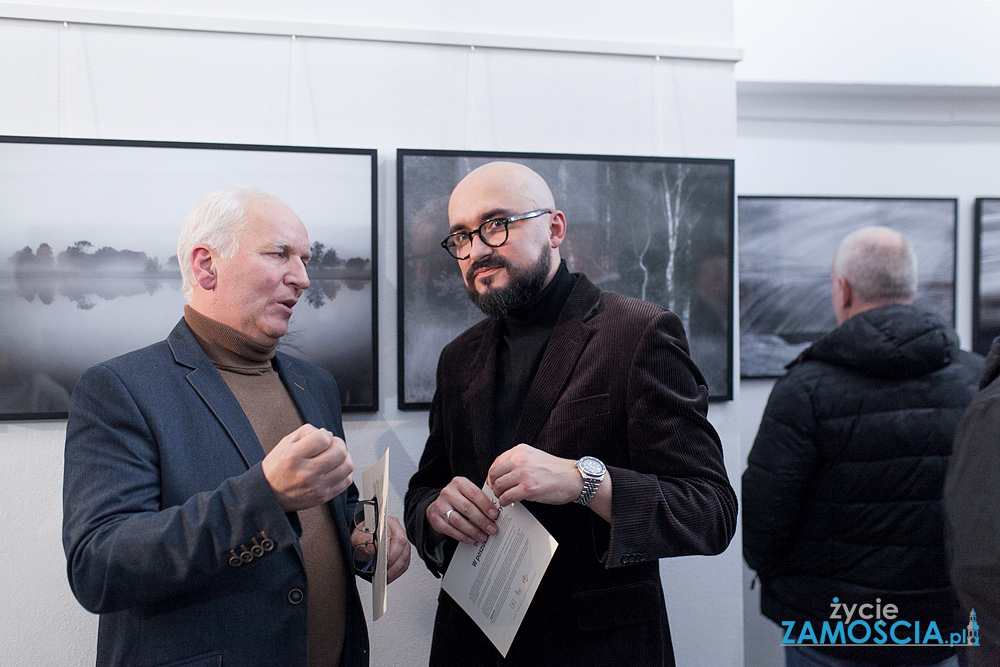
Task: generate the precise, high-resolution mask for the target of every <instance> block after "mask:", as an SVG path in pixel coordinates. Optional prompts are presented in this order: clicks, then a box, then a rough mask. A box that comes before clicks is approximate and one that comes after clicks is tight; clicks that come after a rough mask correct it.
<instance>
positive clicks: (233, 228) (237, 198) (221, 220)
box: [177, 187, 281, 301]
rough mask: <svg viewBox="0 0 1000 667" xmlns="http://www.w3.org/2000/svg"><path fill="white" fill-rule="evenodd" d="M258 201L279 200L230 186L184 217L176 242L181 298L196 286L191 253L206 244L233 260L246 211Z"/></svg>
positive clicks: (257, 191)
mask: <svg viewBox="0 0 1000 667" xmlns="http://www.w3.org/2000/svg"><path fill="white" fill-rule="evenodd" d="M259 198H266V199H274V200H276V201H281V199H279V198H278V197H275V196H274V195H272V194H271V193H269V192H266V191H264V190H261V189H260V188H252V187H230V188H223V189H221V190H216V191H214V192H210V193H208V194H207V195H205V196H204V197H202V198H201V200H200V201H199V202H198V203H197V204H195V205H194V207H193V208H192V209H191V211H190V212H189V213H188V214H187V218H186V219H185V220H184V226H183V227H182V228H181V234H180V238H179V239H178V240H177V263H178V264H179V265H180V267H181V279H182V281H183V282H182V287H183V289H184V297H185V298H186V299H187V300H188V301H190V300H191V295H192V294H194V286H195V279H194V269H192V268H191V252H192V251H193V250H194V249H195V247H196V246H199V245H205V246H208V247H209V248H211V249H212V250H214V251H215V252H217V253H218V254H219V256H220V257H223V258H229V257H235V256H236V253H237V252H239V249H240V242H239V239H240V235H241V234H242V233H243V232H244V231H245V230H246V227H247V223H248V220H247V209H248V208H249V206H250V203H251V202H252V201H253V200H254V199H259Z"/></svg>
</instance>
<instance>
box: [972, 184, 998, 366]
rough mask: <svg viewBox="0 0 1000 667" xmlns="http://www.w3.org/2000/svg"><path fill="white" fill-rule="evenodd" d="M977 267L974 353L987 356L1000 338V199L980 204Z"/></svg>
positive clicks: (977, 203)
mask: <svg viewBox="0 0 1000 667" xmlns="http://www.w3.org/2000/svg"><path fill="white" fill-rule="evenodd" d="M975 266H976V274H975V275H976V278H975V281H976V285H975V291H974V292H973V295H974V296H973V298H974V299H975V303H974V304H973V308H972V311H973V319H974V326H973V332H972V335H973V342H972V349H973V350H975V351H976V352H978V353H979V354H986V353H987V352H989V351H990V345H991V344H992V343H993V339H994V338H996V337H997V336H1000V199H985V198H983V199H977V200H976V258H975Z"/></svg>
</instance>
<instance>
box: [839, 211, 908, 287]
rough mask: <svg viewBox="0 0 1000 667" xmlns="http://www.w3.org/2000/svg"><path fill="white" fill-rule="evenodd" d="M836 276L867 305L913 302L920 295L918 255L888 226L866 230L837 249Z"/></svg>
mask: <svg viewBox="0 0 1000 667" xmlns="http://www.w3.org/2000/svg"><path fill="white" fill-rule="evenodd" d="M833 273H834V275H835V276H840V277H841V278H843V279H844V280H846V281H847V284H849V285H850V286H851V289H853V290H854V292H855V293H856V294H857V296H858V298H859V299H860V300H862V301H864V302H868V303H875V302H881V301H889V302H894V303H909V302H911V301H913V297H914V296H916V294H917V254H916V253H915V252H913V248H912V247H911V246H910V244H909V243H907V242H906V239H905V238H903V236H902V235H901V234H899V233H898V232H896V231H893V230H891V229H889V228H888V227H864V228H862V229H859V230H857V231H855V232H852V233H850V234H848V235H847V236H846V237H845V238H844V240H843V241H841V243H840V247H839V248H838V249H837V256H836V258H835V259H834V262H833Z"/></svg>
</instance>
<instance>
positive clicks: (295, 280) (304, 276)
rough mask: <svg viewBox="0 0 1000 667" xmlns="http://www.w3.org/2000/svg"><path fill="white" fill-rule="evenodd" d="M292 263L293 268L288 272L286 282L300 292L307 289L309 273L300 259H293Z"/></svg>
mask: <svg viewBox="0 0 1000 667" xmlns="http://www.w3.org/2000/svg"><path fill="white" fill-rule="evenodd" d="M292 262H293V266H292V268H291V270H290V271H289V272H288V276H287V278H286V282H287V283H288V284H289V285H294V286H295V287H297V288H299V289H300V290H307V289H309V271H308V270H307V269H306V263H305V262H303V261H302V258H300V257H296V258H294V259H293V260H292Z"/></svg>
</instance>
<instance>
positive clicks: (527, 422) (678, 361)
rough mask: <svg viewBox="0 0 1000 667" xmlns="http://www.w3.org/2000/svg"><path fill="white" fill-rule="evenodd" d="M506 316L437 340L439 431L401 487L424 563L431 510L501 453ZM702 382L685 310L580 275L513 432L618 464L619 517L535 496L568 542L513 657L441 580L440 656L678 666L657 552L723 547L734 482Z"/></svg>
mask: <svg viewBox="0 0 1000 667" xmlns="http://www.w3.org/2000/svg"><path fill="white" fill-rule="evenodd" d="M500 336H501V334H500V327H499V323H498V322H497V320H495V319H487V320H484V321H482V322H480V323H479V324H477V325H475V326H473V327H472V328H470V329H469V330H467V331H466V332H464V333H463V334H461V335H460V336H459V337H458V338H456V339H455V340H454V341H452V342H451V343H449V344H448V346H447V347H445V349H444V351H443V352H442V353H441V358H440V362H439V364H438V372H437V391H436V392H435V396H434V401H433V404H432V407H431V413H430V435H429V437H428V440H427V444H426V447H425V449H424V453H423V456H422V457H421V460H420V465H419V469H418V470H417V472H416V473H415V474H414V476H413V478H412V479H411V480H410V487H409V490H408V492H407V494H406V499H405V505H406V512H405V515H406V528H407V533H408V535H409V537H410V540H411V541H412V542H413V543H414V544H415V545H416V547H417V551H418V553H419V554H420V556H421V557H422V558H423V559H424V561H425V562H426V563H427V566H428V568H429V569H430V570H431V571H432V572H434V573H435V575H438V576H439V575H440V574H441V573H442V572H444V570H445V569H446V568H447V564H448V560H449V559H450V556H451V553H452V552H453V550H454V546H455V545H454V542H453V541H451V540H449V541H448V542H450V544H447V545H446V549H445V554H444V555H445V558H444V562H443V563H442V562H440V560H439V558H440V554H437V553H435V552H434V550H429V549H427V548H426V542H425V534H426V530H427V523H426V518H425V511H426V508H427V506H428V505H429V504H430V503H431V502H433V501H434V499H435V498H436V497H437V495H438V493H439V492H440V490H441V488H443V487H444V486H445V485H446V484H447V483H448V482H449V481H450V480H451V479H452V478H453V477H455V476H464V477H467V478H468V479H469V480H471V481H472V482H473V483H475V484H476V485H479V486H481V485H482V484H483V483H484V481H485V479H486V475H487V471H488V470H489V467H490V465H491V464H492V462H493V460H494V458H495V452H494V444H493V443H494V438H493V423H494V422H493V420H494V418H495V417H494V414H493V412H494V411H493V406H494V404H495V403H494V391H495V386H496V355H497V350H498V349H499V343H500ZM707 394H708V391H707V388H706V387H705V382H704V379H703V378H702V375H701V373H700V372H699V370H698V368H697V367H696V366H695V365H694V363H693V362H692V361H691V359H690V357H689V355H688V346H687V340H686V337H685V335H684V329H683V326H682V325H681V323H680V320H679V319H678V318H677V317H676V316H675V315H674V314H673V313H671V312H669V311H667V310H665V309H663V308H661V307H659V306H656V305H654V304H651V303H647V302H644V301H640V300H638V299H633V298H630V297H625V296H621V295H619V294H613V293H609V292H602V291H601V290H599V289H598V288H597V287H595V286H594V285H593V284H592V283H591V282H590V281H589V280H587V279H586V278H585V277H584V276H579V279H578V280H577V283H576V285H575V286H574V288H573V291H572V292H571V294H570V296H569V298H568V299H567V301H566V304H565V306H564V307H563V310H562V312H561V314H560V316H559V319H558V321H557V323H556V325H555V328H554V329H553V331H552V335H551V337H550V339H549V342H548V345H547V346H546V349H545V352H544V354H543V356H542V359H541V362H540V364H539V367H538V370H537V372H536V374H535V377H534V380H533V382H532V384H531V387H530V389H529V391H528V395H527V397H526V399H525V403H524V409H523V411H522V414H521V419H520V422H519V424H518V426H517V432H516V433H517V436H516V439H515V442H518V443H521V442H524V443H528V444H530V445H532V446H534V447H537V448H539V449H542V450H545V451H547V452H550V453H552V454H554V455H556V456H560V457H564V458H570V459H577V458H580V457H581V456H585V455H591V456H596V457H597V458H599V459H601V460H602V461H603V462H604V463H605V464H606V465H607V467H608V474H609V475H611V478H612V482H613V486H612V493H613V496H612V519H611V524H610V525H608V523H607V522H605V521H604V520H602V519H601V518H600V517H598V516H597V515H596V514H594V513H593V512H592V511H590V510H589V509H587V508H585V507H582V506H580V505H576V504H568V505H558V506H553V505H542V504H538V503H530V502H528V503H525V506H526V507H527V508H528V509H529V510H530V511H531V512H532V513H533V514H534V515H535V516H536V517H537V518H538V519H539V520H540V521H541V522H542V523H543V524H544V525H545V527H546V528H547V529H548V530H549V532H551V533H552V534H553V536H554V537H555V539H556V540H557V541H558V542H559V547H558V549H557V551H556V554H555V557H554V558H553V560H552V562H551V563H550V565H549V568H548V570H547V571H546V573H545V575H544V578H543V579H542V582H541V584H540V586H539V588H538V591H537V593H536V596H535V599H534V601H533V602H532V604H531V608H530V609H529V610H528V613H527V616H526V617H525V620H524V623H523V624H522V626H521V628H520V630H519V631H518V635H517V637H516V638H515V640H514V643H513V645H512V646H511V649H510V652H509V653H508V655H507V659H506V661H504V660H503V659H501V658H500V656H499V653H497V652H496V650H495V649H494V648H493V647H492V645H491V644H490V642H489V640H488V639H487V638H486V637H485V635H483V633H482V632H481V631H479V629H478V628H477V627H476V626H475V624H474V623H473V622H472V621H471V619H470V618H469V617H468V616H467V615H466V614H465V612H464V611H462V610H461V608H459V607H458V605H456V604H455V603H454V601H452V600H451V598H450V597H449V596H448V595H447V594H445V593H442V594H441V596H440V598H439V605H438V612H437V618H436V622H435V627H434V639H433V645H432V648H431V660H430V662H431V664H432V665H450V664H470V665H493V664H516V665H533V664H538V665H563V664H565V665H575V664H579V665H584V664H586V665H602V664H609V665H610V664H614V665H623V664H629V665H673V664H674V662H673V654H672V649H671V644H670V633H669V627H668V624H667V616H666V608H665V605H664V601H663V592H662V588H661V584H660V576H659V566H658V559H659V558H663V557H669V556H683V555H690V554H717V553H720V552H722V551H723V550H725V548H726V546H727V545H728V544H729V541H730V540H731V539H732V536H733V533H734V531H735V529H736V512H737V508H736V495H735V493H734V492H733V489H732V487H731V486H730V484H729V480H728V477H727V475H726V470H725V466H724V464H723V458H722V446H721V442H720V440H719V437H718V434H717V433H716V432H715V429H714V428H713V427H712V425H711V424H710V423H709V422H708V420H707V418H706V414H707V410H708V399H707Z"/></svg>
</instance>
